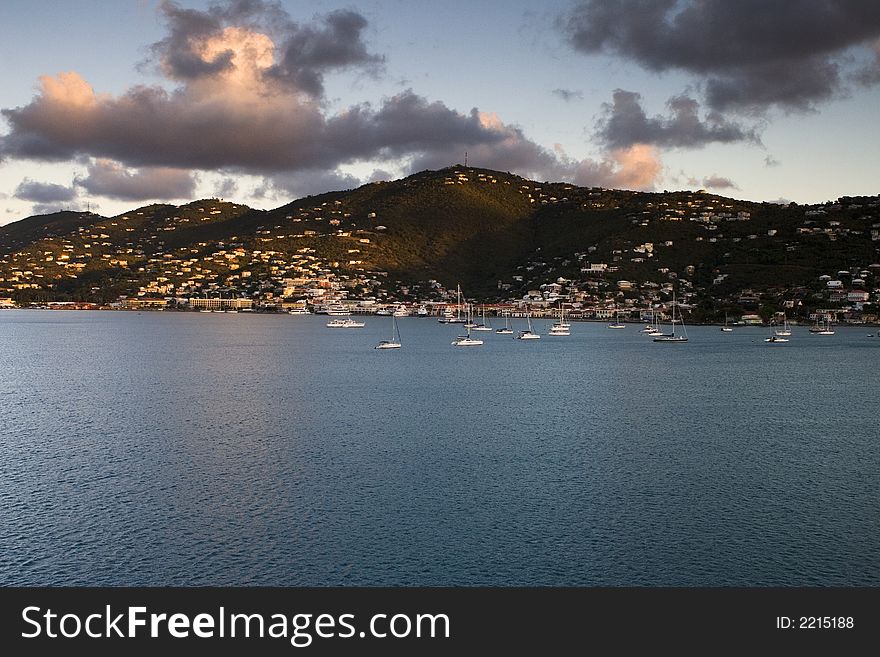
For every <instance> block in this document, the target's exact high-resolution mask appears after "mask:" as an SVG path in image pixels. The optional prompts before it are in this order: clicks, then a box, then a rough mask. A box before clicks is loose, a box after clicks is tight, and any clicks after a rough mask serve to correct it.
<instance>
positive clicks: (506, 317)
mask: <svg viewBox="0 0 880 657" xmlns="http://www.w3.org/2000/svg"><path fill="white" fill-rule="evenodd" d="M495 333H497V334H498V335H512V334H513V329H512V328H510V313H509V312H506V313H504V326H502V327H501V328H500V329H497V330H496V331H495Z"/></svg>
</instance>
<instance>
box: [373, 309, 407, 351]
mask: <svg viewBox="0 0 880 657" xmlns="http://www.w3.org/2000/svg"><path fill="white" fill-rule="evenodd" d="M402 346H403V345H401V344H400V327H399V326H397V317H396V316H395V315H391V339H390V340H382V341H381V342H380V343H379V344H377V345H376V346H375V347H373V349H400V348H401V347H402Z"/></svg>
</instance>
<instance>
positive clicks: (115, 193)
mask: <svg viewBox="0 0 880 657" xmlns="http://www.w3.org/2000/svg"><path fill="white" fill-rule="evenodd" d="M76 184H77V185H79V186H80V187H82V188H83V189H85V190H86V191H88V192H90V193H91V194H96V195H98V196H105V197H107V198H113V199H118V200H121V201H146V200H154V199H155V200H170V199H189V198H192V196H193V192H194V191H195V186H196V179H195V176H194V175H193V174H192V173H190V172H189V171H183V170H181V169H172V168H168V167H147V168H144V169H141V170H139V171H129V170H128V169H126V168H125V167H124V166H122V165H120V164H118V163H117V162H112V161H110V160H98V161H97V162H95V163H93V164H91V165H89V167H88V174H87V175H86V177H85V178H80V179H78V180H77V181H76Z"/></svg>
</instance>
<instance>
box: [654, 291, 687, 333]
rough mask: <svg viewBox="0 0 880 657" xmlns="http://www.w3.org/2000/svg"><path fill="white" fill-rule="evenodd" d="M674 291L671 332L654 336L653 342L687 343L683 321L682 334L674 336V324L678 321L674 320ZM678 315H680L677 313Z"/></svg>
mask: <svg viewBox="0 0 880 657" xmlns="http://www.w3.org/2000/svg"><path fill="white" fill-rule="evenodd" d="M675 308H676V304H675V290H673V291H672V318H671V320H670V322H671V323H672V332H671V333H661V334H660V335H656V336H654V342H687V341H688V338H687V333H686V332H685V331H684V320H681V328H682V332H681V333H679V334H678V335H676V334H675V323H676V322H677V321H679V320H676V318H675ZM679 315H680V313H679Z"/></svg>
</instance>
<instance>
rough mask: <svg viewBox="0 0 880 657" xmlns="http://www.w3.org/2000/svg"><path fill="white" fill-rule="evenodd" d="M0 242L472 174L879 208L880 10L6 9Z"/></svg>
mask: <svg viewBox="0 0 880 657" xmlns="http://www.w3.org/2000/svg"><path fill="white" fill-rule="evenodd" d="M0 61H2V62H3V64H2V68H0V75H2V78H0V80H2V84H0V224H6V223H9V222H11V221H16V220H18V219H21V218H24V217H27V216H30V215H32V214H41V213H47V212H55V211H58V210H61V209H76V210H79V209H90V210H92V211H93V212H99V213H101V214H104V215H115V214H119V213H122V212H125V211H126V210H129V209H132V208H134V207H139V206H143V205H147V204H149V203H154V202H168V203H182V202H186V201H189V200H193V199H197V198H206V197H219V198H223V199H226V200H230V201H234V202H239V203H245V204H247V205H250V206H252V207H257V208H274V207H278V206H280V205H283V204H285V203H287V202H289V201H291V200H293V199H296V198H300V197H303V196H306V195H310V194H317V193H321V192H325V191H330V190H338V189H350V188H354V187H357V186H359V185H361V184H363V183H366V182H370V181H373V180H391V179H396V178H400V177H403V176H405V175H408V174H410V173H413V172H416V171H421V170H424V169H439V168H442V167H446V166H450V165H453V164H456V163H462V162H463V161H464V158H465V153H467V161H468V164H469V165H471V166H478V167H485V168H490V169H497V170H501V171H511V172H513V173H517V174H519V175H523V176H526V177H529V178H533V179H536V180H540V181H567V182H573V183H575V184H579V185H587V186H601V187H615V188H623V189H634V190H648V191H651V190H656V191H662V190H664V189H668V190H681V189H700V188H703V189H707V190H709V191H711V192H714V193H718V194H722V195H725V196H732V197H735V198H741V199H748V200H754V201H772V202H789V201H796V202H798V203H818V202H823V201H827V200H833V199H836V198H838V197H840V196H846V195H850V196H852V195H873V194H877V193H880V185H878V176H877V173H878V170H880V166H878V164H880V163H878V157H880V127H878V126H880V121H878V120H877V114H878V111H877V108H880V3H874V2H864V1H862V0H799V2H790V1H787V0H739V1H737V2H729V1H728V0H617V1H614V0H567V1H559V2H538V3H535V2H524V1H521V0H503V1H502V0H480V1H479V2H473V1H472V0H469V1H467V2H464V1H459V0H447V2H444V3H436V2H428V1H424V0H385V1H364V2H359V1H354V2H347V3H343V2H332V1H327V0H321V1H317V2H294V1H292V0H215V1H205V0H176V1H173V2H172V1H168V0H78V1H77V2H57V0H4V1H3V2H2V3H0Z"/></svg>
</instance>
